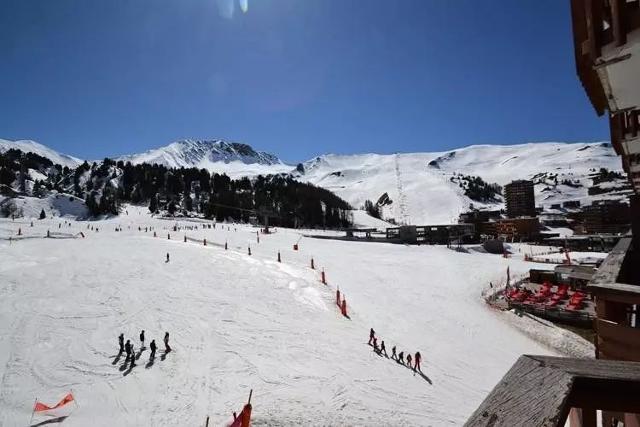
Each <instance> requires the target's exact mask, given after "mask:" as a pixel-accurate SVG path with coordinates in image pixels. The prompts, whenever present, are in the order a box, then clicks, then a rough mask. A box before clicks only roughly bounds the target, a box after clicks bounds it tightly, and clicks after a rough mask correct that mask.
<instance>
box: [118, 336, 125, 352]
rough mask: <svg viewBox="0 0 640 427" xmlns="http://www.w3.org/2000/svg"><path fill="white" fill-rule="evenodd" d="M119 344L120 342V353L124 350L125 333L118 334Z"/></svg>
mask: <svg viewBox="0 0 640 427" xmlns="http://www.w3.org/2000/svg"><path fill="white" fill-rule="evenodd" d="M118 344H120V353H122V352H123V351H124V334H120V335H119V336H118Z"/></svg>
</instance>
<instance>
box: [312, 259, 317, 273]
mask: <svg viewBox="0 0 640 427" xmlns="http://www.w3.org/2000/svg"><path fill="white" fill-rule="evenodd" d="M311 269H312V270H315V269H316V266H315V264H314V263H313V258H311Z"/></svg>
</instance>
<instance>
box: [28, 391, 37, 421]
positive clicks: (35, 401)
mask: <svg viewBox="0 0 640 427" xmlns="http://www.w3.org/2000/svg"><path fill="white" fill-rule="evenodd" d="M36 403H38V398H37V397H36V399H35V400H34V401H33V408H32V410H31V418H29V425H31V423H32V422H33V414H35V413H36Z"/></svg>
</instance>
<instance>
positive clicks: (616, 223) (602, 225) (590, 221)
mask: <svg viewBox="0 0 640 427" xmlns="http://www.w3.org/2000/svg"><path fill="white" fill-rule="evenodd" d="M581 216H582V219H583V224H584V230H585V233H587V234H598V233H609V234H618V233H626V232H628V231H629V229H630V228H631V212H630V211H629V205H628V204H627V203H622V202H620V201H618V200H598V201H595V202H593V203H592V204H591V205H589V206H585V207H583V208H582V214H581Z"/></svg>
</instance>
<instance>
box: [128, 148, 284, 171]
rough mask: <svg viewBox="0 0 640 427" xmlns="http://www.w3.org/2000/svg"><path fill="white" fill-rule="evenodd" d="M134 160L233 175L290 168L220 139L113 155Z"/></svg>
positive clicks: (254, 151)
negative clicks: (125, 154)
mask: <svg viewBox="0 0 640 427" xmlns="http://www.w3.org/2000/svg"><path fill="white" fill-rule="evenodd" d="M116 160H123V161H130V162H131V163H133V164H139V163H150V164H153V163H157V164H160V165H164V166H167V167H172V168H180V167H185V168H188V167H197V168H204V169H207V170H209V171H211V172H217V173H223V172H224V173H226V174H227V175H229V176H231V177H232V178H236V177H242V176H255V175H260V174H262V175H267V174H274V173H282V172H290V171H291V170H292V169H293V167H292V166H290V165H286V164H285V163H283V162H282V161H281V160H280V159H278V158H277V157H276V156H274V155H272V154H269V153H265V152H263V151H256V150H254V149H253V148H251V147H250V146H249V145H246V144H240V143H235V142H226V141H222V140H205V141H201V140H183V141H176V142H173V143H171V144H169V145H167V146H165V147H161V148H156V149H153V150H149V151H147V152H145V153H142V154H133V155H128V156H122V157H118V158H116Z"/></svg>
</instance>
